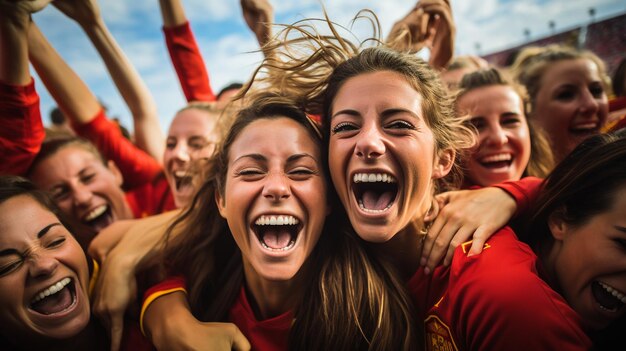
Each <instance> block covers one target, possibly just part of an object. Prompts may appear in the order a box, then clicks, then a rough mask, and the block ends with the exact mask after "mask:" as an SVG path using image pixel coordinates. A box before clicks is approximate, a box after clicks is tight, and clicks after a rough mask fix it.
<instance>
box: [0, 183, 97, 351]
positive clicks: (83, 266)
mask: <svg viewBox="0 0 626 351" xmlns="http://www.w3.org/2000/svg"><path fill="white" fill-rule="evenodd" d="M60 218H63V216H62V215H61V214H60V211H59V210H58V209H57V208H56V206H55V205H54V204H53V203H52V201H51V200H50V199H49V198H48V197H47V195H45V194H44V193H43V192H41V191H39V190H36V189H35V187H34V185H33V184H31V183H30V182H28V181H26V180H24V179H22V178H19V177H0V304H1V305H2V308H0V311H1V312H0V321H1V323H0V324H2V330H1V331H0V343H2V345H3V348H4V347H9V348H10V349H12V350H14V349H16V350H21V349H24V350H32V349H43V348H45V349H51V350H55V349H67V348H68V347H71V348H73V349H74V348H76V349H80V348H88V349H94V350H99V349H105V348H106V345H107V342H106V338H105V333H104V330H103V329H102V328H100V327H98V326H97V325H96V324H95V323H92V321H91V312H90V309H89V307H90V305H89V294H88V288H89V268H88V265H87V260H86V257H85V253H84V251H83V250H82V248H81V246H80V245H79V244H78V242H77V241H76V239H74V237H73V236H72V234H71V233H70V232H69V231H68V229H67V228H69V227H68V223H67V221H65V220H63V219H60Z"/></svg>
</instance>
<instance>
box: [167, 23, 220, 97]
mask: <svg viewBox="0 0 626 351" xmlns="http://www.w3.org/2000/svg"><path fill="white" fill-rule="evenodd" d="M163 33H164V34H165V43H166V44H167V50H168V51H169V53H170V59H171V60H172V65H174V70H176V74H177V75H178V81H179V82H180V85H181V88H182V89H183V92H184V93H185V98H187V101H215V99H216V98H215V94H213V90H212V89H211V84H210V82H209V73H208V72H207V70H206V66H205V64H204V60H203V59H202V54H200V49H199V48H198V43H197V42H196V38H195V37H194V35H193V32H192V31H191V26H190V25H189V22H186V23H183V24H181V25H179V26H176V27H171V28H165V27H163Z"/></svg>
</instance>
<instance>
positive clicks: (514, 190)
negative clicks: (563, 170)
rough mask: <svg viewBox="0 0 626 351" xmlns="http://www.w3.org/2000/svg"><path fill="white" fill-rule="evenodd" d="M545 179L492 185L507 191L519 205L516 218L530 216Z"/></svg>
mask: <svg viewBox="0 0 626 351" xmlns="http://www.w3.org/2000/svg"><path fill="white" fill-rule="evenodd" d="M542 182H543V179H541V178H537V177H524V178H522V179H520V180H516V181H507V182H502V183H498V184H494V185H491V186H493V187H496V188H500V189H502V190H504V191H506V192H507V193H508V194H509V195H511V196H512V197H513V199H514V200H515V203H516V204H517V211H515V215H514V217H519V216H520V215H524V214H528V213H529V211H530V209H531V206H533V204H534V203H535V202H536V200H537V197H538V196H539V192H540V190H541V183H542Z"/></svg>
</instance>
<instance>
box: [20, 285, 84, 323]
mask: <svg viewBox="0 0 626 351" xmlns="http://www.w3.org/2000/svg"><path fill="white" fill-rule="evenodd" d="M75 304H76V287H75V284H74V281H73V280H72V279H70V278H63V279H61V280H60V281H58V282H57V283H56V284H52V285H51V286H49V287H48V288H46V289H44V290H42V291H40V292H39V293H38V294H37V295H35V297H34V298H33V299H32V301H31V302H30V306H29V307H30V309H31V310H33V311H35V312H37V313H39V314H43V315H46V316H49V315H54V314H57V313H61V312H65V311H67V310H68V309H70V308H72V307H73V306H74V305H75Z"/></svg>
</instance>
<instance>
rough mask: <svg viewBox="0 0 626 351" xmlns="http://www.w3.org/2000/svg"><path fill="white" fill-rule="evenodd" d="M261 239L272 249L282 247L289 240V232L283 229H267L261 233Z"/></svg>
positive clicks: (287, 243)
mask: <svg viewBox="0 0 626 351" xmlns="http://www.w3.org/2000/svg"><path fill="white" fill-rule="evenodd" d="M262 240H263V243H265V245H267V246H269V247H270V248H272V249H282V248H283V247H286V246H287V245H289V243H290V242H291V233H289V231H288V230H285V229H278V230H276V229H269V230H266V231H265V232H264V233H263V238H262Z"/></svg>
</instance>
